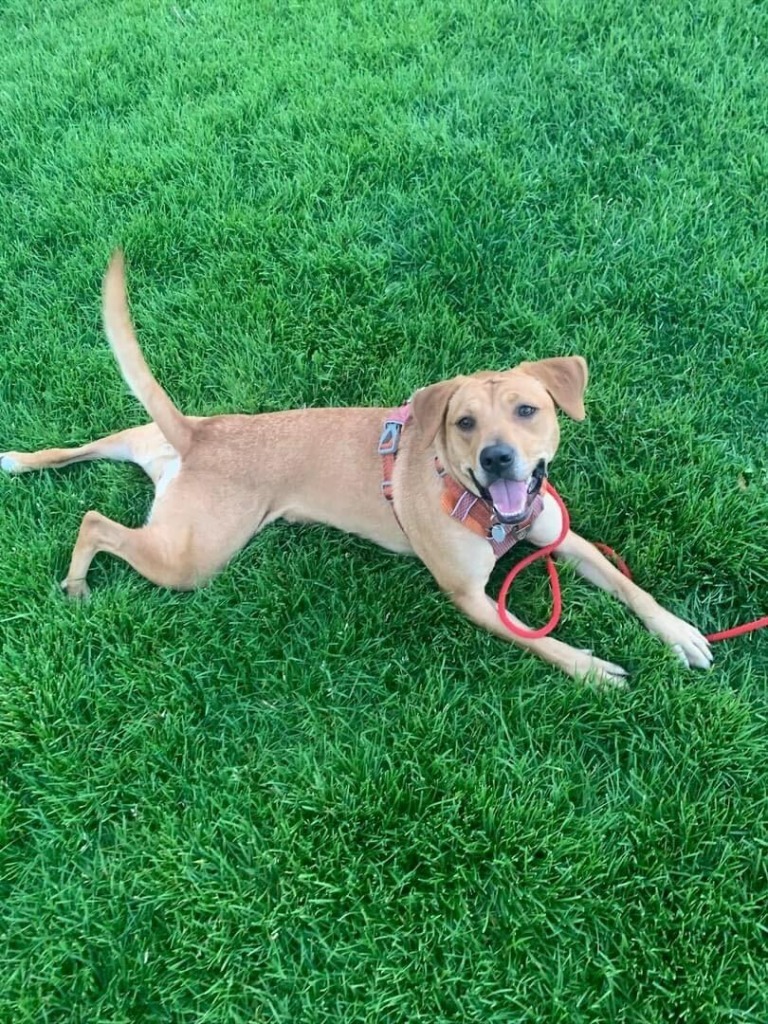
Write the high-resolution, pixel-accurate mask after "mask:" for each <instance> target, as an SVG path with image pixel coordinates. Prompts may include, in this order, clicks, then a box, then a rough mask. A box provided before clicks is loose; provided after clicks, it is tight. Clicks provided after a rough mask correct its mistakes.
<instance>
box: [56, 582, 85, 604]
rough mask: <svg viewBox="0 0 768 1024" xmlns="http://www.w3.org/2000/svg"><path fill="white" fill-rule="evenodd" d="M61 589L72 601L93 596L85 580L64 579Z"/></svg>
mask: <svg viewBox="0 0 768 1024" xmlns="http://www.w3.org/2000/svg"><path fill="white" fill-rule="evenodd" d="M61 589H62V590H63V591H64V593H65V594H66V596H67V597H68V598H69V600H70V601H84V600H85V599H86V598H88V597H90V596H91V590H90V587H89V586H88V584H87V583H86V582H85V580H70V579H66V580H62V581H61Z"/></svg>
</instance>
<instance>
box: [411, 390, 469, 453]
mask: <svg viewBox="0 0 768 1024" xmlns="http://www.w3.org/2000/svg"><path fill="white" fill-rule="evenodd" d="M458 386H459V380H458V378H454V379H453V380H443V381H440V383H439V384H430V385H429V387H426V388H419V390H418V391H416V392H415V393H414V396H413V398H412V399H411V416H412V417H413V422H414V423H415V424H416V429H417V430H418V431H419V433H420V434H421V447H422V448H424V449H426V448H429V446H430V445H431V444H432V442H433V441H434V440H435V438H436V437H437V432H438V431H439V430H440V427H441V426H442V425H443V420H444V419H445V410H446V409H447V408H448V403H449V402H450V400H451V398H452V396H453V394H454V392H455V391H456V389H457V388H458Z"/></svg>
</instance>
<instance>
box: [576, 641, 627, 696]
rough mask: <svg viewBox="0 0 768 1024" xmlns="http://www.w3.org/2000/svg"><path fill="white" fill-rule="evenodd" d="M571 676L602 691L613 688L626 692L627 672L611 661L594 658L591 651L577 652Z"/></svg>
mask: <svg viewBox="0 0 768 1024" xmlns="http://www.w3.org/2000/svg"><path fill="white" fill-rule="evenodd" d="M576 653H577V657H576V661H575V664H574V665H573V669H572V672H573V675H574V676H575V677H576V678H577V679H582V680H583V681H584V682H586V683H594V684H595V685H596V686H599V687H600V688H603V689H608V688H610V687H615V688H617V689H620V690H626V689H627V687H628V685H629V684H628V682H627V672H626V670H625V669H623V668H622V667H621V665H614V663H613V662H612V661H603V659H602V658H596V657H595V656H594V655H593V654H592V651H577V652H576Z"/></svg>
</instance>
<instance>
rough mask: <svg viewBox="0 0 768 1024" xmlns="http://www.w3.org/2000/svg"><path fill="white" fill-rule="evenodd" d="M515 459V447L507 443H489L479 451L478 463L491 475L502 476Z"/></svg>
mask: <svg viewBox="0 0 768 1024" xmlns="http://www.w3.org/2000/svg"><path fill="white" fill-rule="evenodd" d="M514 461H515V449H514V448H511V447H510V446H509V445H508V444H489V445H488V447H487V448H483V450H482V451H481V452H480V465H481V466H482V467H483V469H484V470H485V472H486V473H487V474H488V475H489V476H492V477H497V478H498V477H500V476H504V475H505V474H506V472H507V471H508V470H509V469H510V468H511V467H512V464H513V463H514Z"/></svg>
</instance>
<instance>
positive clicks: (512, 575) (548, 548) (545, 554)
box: [496, 481, 768, 643]
mask: <svg viewBox="0 0 768 1024" xmlns="http://www.w3.org/2000/svg"><path fill="white" fill-rule="evenodd" d="M547 493H548V494H551V495H552V497H553V498H554V499H555V501H556V502H557V505H558V507H559V509H560V512H561V515H562V517H563V528H562V529H561V531H560V535H559V537H558V538H557V540H554V541H553V542H552V543H551V544H546V545H545V546H544V547H543V548H539V549H538V551H534V552H532V553H531V554H530V555H526V557H525V558H524V559H522V561H520V562H518V563H517V565H513V566H512V568H511V569H510V571H509V572H508V573H507V576H506V579H505V580H504V582H503V583H502V585H501V590H500V591H499V597H498V601H497V604H496V607H497V609H498V613H499V618H500V619H501V621H502V622H503V623H504V625H505V626H506V627H507V629H508V630H509V631H510V633H514V635H515V636H519V637H521V638H522V639H523V640H538V639H539V638H540V637H543V636H548V635H549V634H550V633H551V632H552V630H553V629H554V628H555V626H556V625H557V624H558V622H559V621H560V616H561V614H562V611H563V598H562V594H561V592H560V579H559V577H558V575H557V566H556V565H555V560H554V559H553V558H552V552H553V551H555V550H556V548H559V547H560V545H561V544H562V543H563V541H564V540H565V538H566V535H567V533H568V531H569V530H570V528H571V520H570V516H569V515H568V509H567V508H566V507H565V504H564V502H563V499H562V498H561V497H560V495H559V494H558V493H557V491H556V490H555V488H554V487H553V486H552V484H551V483H549V481H547ZM594 546H595V547H596V548H597V549H598V550H599V551H602V552H603V554H604V555H607V556H608V557H609V558H611V559H613V561H614V563H615V564H616V568H617V569H618V570H619V572H621V573H623V574H624V575H625V576H626V577H627V578H628V579H632V573H631V572H630V571H629V566H628V565H627V563H626V562H625V561H624V560H623V559H622V558H620V557H619V555H617V554H616V552H615V551H614V550H613V548H609V547H608V545H607V544H595V545H594ZM540 558H546V560H547V575H548V576H549V585H550V588H551V590H552V614H551V616H550V618H549V621H548V622H547V623H546V625H544V626H541V627H540V628H539V629H527V628H526V627H525V626H518V625H517V624H516V623H514V622H513V621H512V619H511V618H510V616H509V613H508V612H507V594H508V593H509V588H510V587H511V586H512V584H513V583H514V581H515V580H516V579H517V577H518V576H519V575H520V573H521V572H522V571H523V569H527V568H528V566H529V565H532V564H533V563H534V562H536V561H538V560H539V559H540ZM766 627H768V615H764V616H763V617H762V618H760V619H755V620H754V621H753V622H745V623H744V624H743V625H741V626H733V627H732V628H731V629H723V630H721V631H720V632H719V633H710V634H709V635H708V636H707V640H709V641H710V642H711V643H714V642H715V641H717V640H730V639H731V638H732V637H736V636H743V635H744V634H745V633H753V632H754V631H755V630H758V629H764V628H766Z"/></svg>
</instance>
